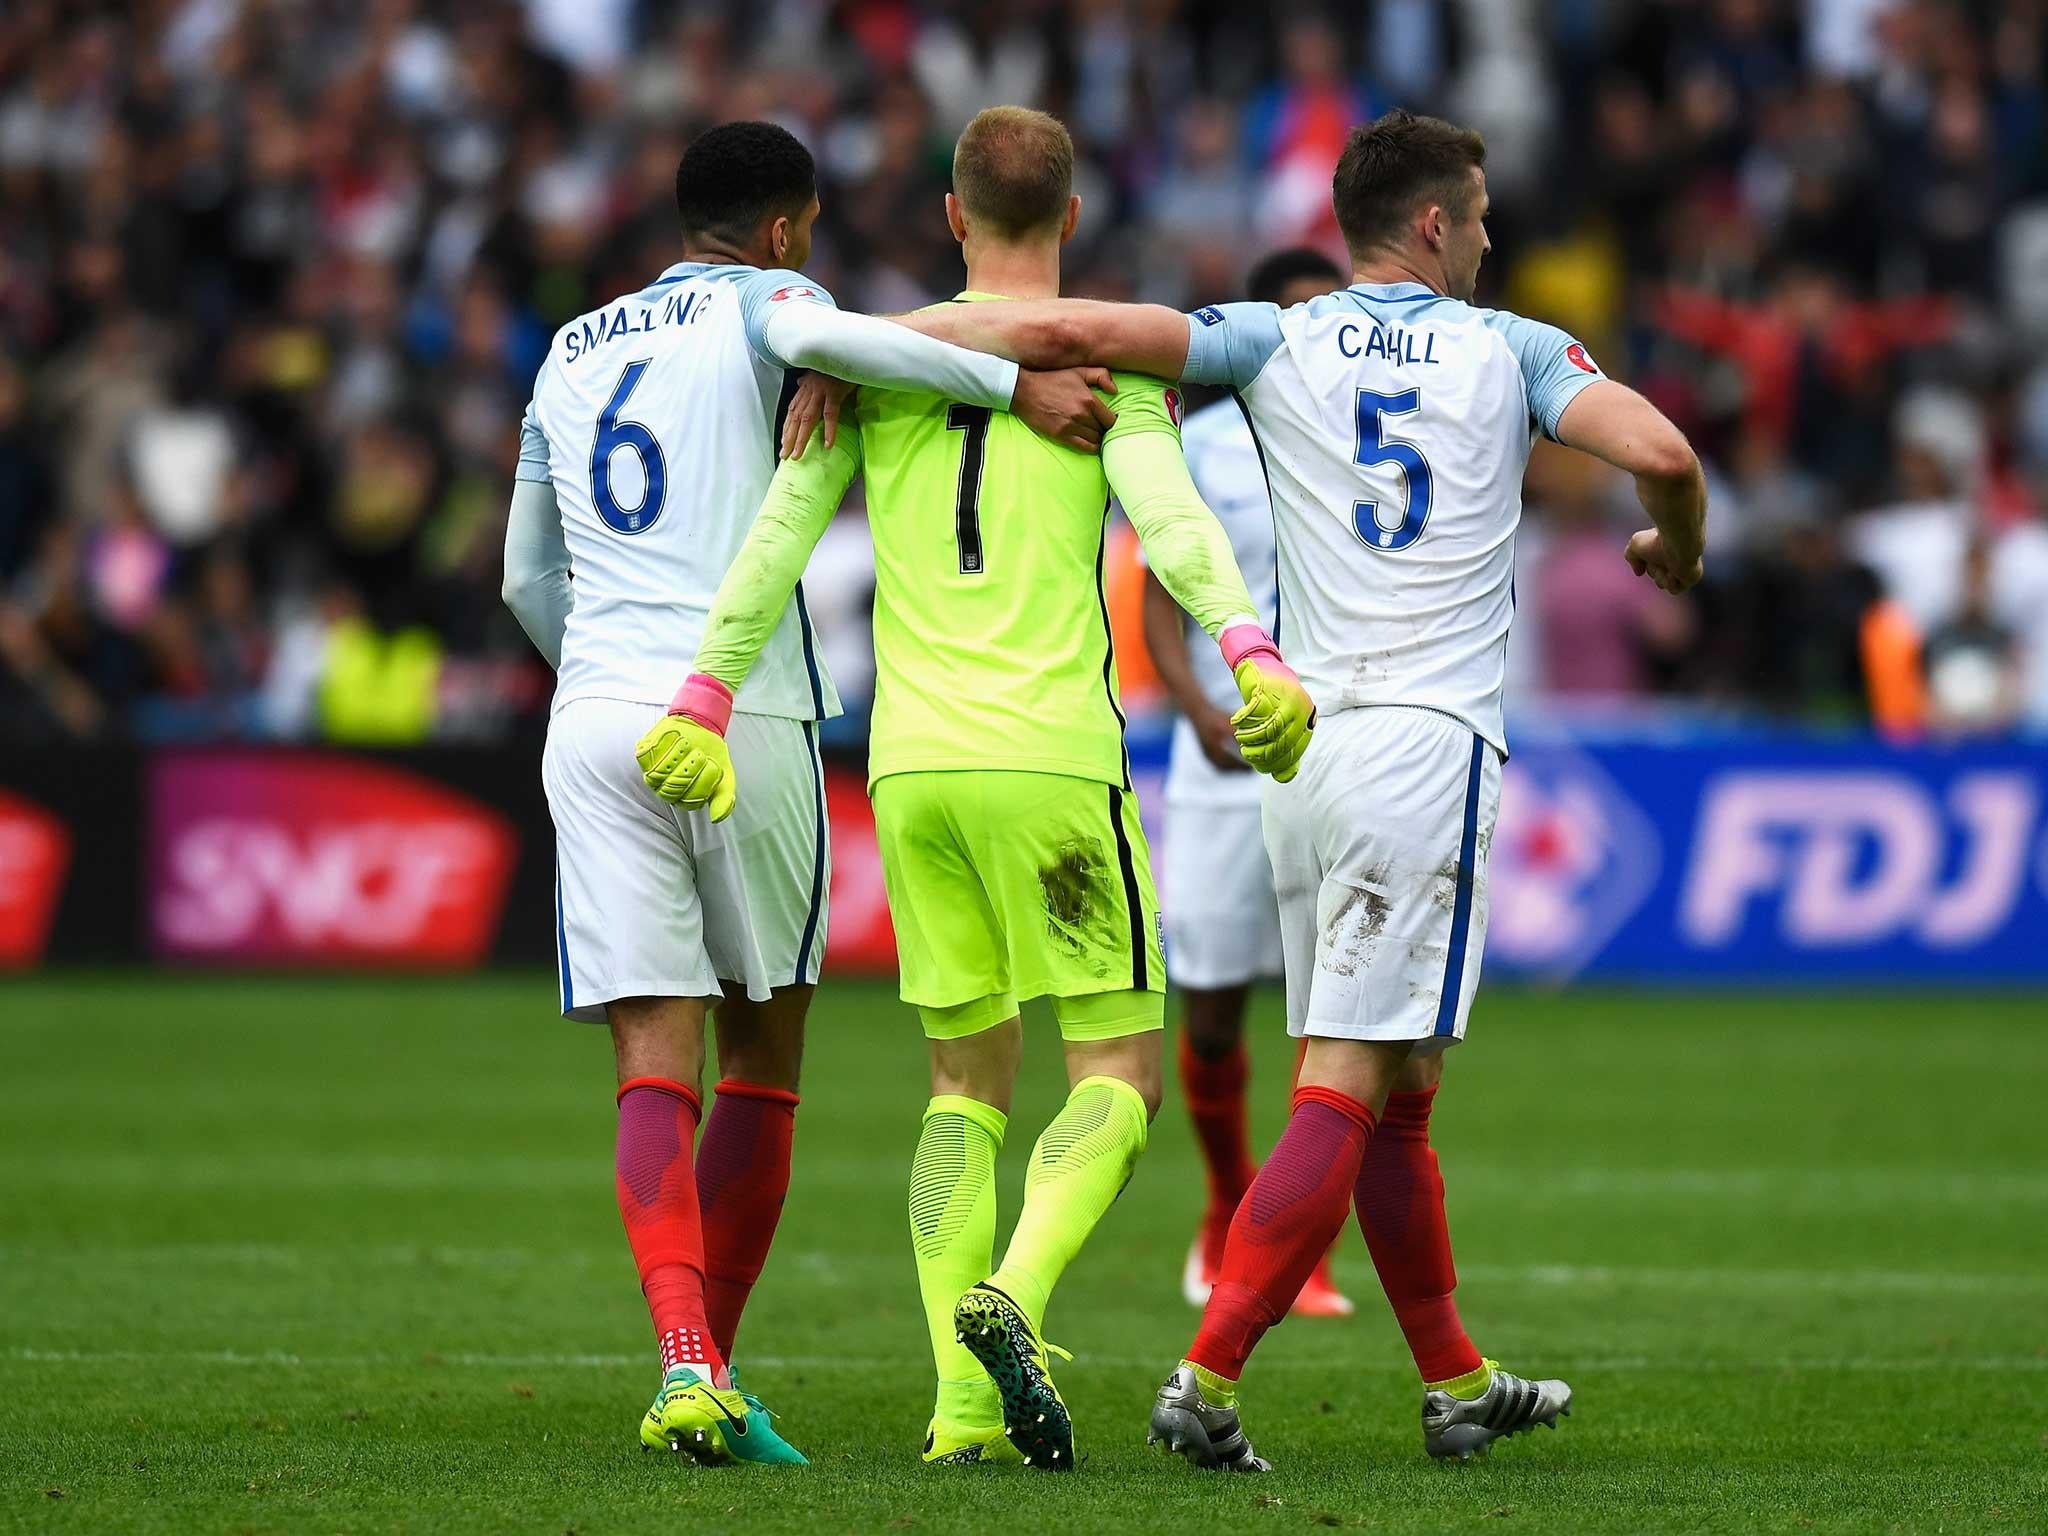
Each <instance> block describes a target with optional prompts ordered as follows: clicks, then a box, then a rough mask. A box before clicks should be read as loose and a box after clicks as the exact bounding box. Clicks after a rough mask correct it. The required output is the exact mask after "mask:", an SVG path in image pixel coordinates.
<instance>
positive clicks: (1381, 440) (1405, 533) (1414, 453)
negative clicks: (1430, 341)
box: [1351, 389, 1431, 549]
mask: <svg viewBox="0 0 2048 1536" xmlns="http://www.w3.org/2000/svg"><path fill="white" fill-rule="evenodd" d="M1421 408H1422V391H1421V390H1419V389H1404V390H1402V391H1401V392H1400V393H1399V394H1398V395H1382V394H1376V393H1374V392H1373V391H1372V390H1369V389H1361V390H1360V391H1359V392H1358V446H1357V449H1356V451H1354V452H1353V454H1352V456H1351V457H1352V461H1353V462H1354V463H1357V464H1360V465H1365V466H1367V467H1370V466H1372V465H1375V464H1393V465H1397V466H1398V467H1399V468H1400V470H1401V473H1402V475H1403V476H1404V477H1406V479H1407V481H1408V505H1407V506H1406V507H1404V508H1403V509H1402V512H1401V521H1400V522H1398V523H1396V524H1395V525H1394V526H1393V527H1391V528H1389V527H1388V526H1387V525H1386V524H1385V523H1384V522H1382V521H1381V520H1380V506H1379V503H1378V502H1376V501H1354V502H1353V503H1352V504H1351V527H1352V531H1353V532H1355V533H1356V534H1357V535H1358V536H1359V538H1360V539H1362V540H1364V541H1365V544H1366V547H1367V548H1369V549H1406V548H1407V547H1408V546H1409V545H1410V544H1413V543H1414V542H1415V541H1416V540H1417V539H1419V538H1421V537H1422V528H1423V525H1424V524H1425V523H1427V522H1428V521H1429V501H1430V495H1429V493H1430V485H1431V476H1430V472H1429V460H1427V459H1425V458H1424V457H1423V456H1422V450H1421V449H1420V448H1418V447H1416V446H1415V445H1414V444H1413V443H1408V442H1403V441H1402V440H1401V439H1400V438H1398V437H1388V436H1387V435H1386V421H1385V418H1386V417H1389V416H1406V415H1408V414H1409V413H1410V412H1411V411H1416V410H1420V409H1421Z"/></svg>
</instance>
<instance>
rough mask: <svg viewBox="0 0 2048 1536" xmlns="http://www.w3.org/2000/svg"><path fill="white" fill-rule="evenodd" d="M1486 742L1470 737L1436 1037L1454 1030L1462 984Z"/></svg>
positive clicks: (1474, 880) (1437, 1007)
mask: <svg viewBox="0 0 2048 1536" xmlns="http://www.w3.org/2000/svg"><path fill="white" fill-rule="evenodd" d="M1485 750H1486V743H1485V742H1484V741H1483V740H1482V739H1481V738H1480V736H1479V735H1478V733H1477V732H1474V733H1473V736H1472V767H1471V769H1470V771H1468V772H1467V773H1466V775H1465V833H1464V836H1463V837H1461V838H1460V839H1459V840H1458V898H1457V902H1456V905H1455V906H1454V907H1453V908H1452V911H1451V953H1450V956H1449V958H1447V959H1446V960H1445V961H1444V984H1443V990H1442V992H1441V994H1440V995H1439V998H1438V1001H1437V1005H1436V1028H1435V1030H1434V1031H1432V1033H1434V1034H1437V1035H1449V1034H1454V1033H1456V1031H1457V1028H1458V994H1459V992H1460V991H1462V990H1463V988H1464V985H1465V940H1466V939H1467V937H1468V936H1469V935H1470V933H1471V929H1472V887H1473V886H1474V885H1475V884H1476V883H1477V879H1478V873H1479V871H1478V867H1477V864H1476V860H1477V858H1478V854H1479V765H1480V754H1481V753H1482V752H1484V751H1485Z"/></svg>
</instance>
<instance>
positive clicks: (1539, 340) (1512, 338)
mask: <svg viewBox="0 0 2048 1536" xmlns="http://www.w3.org/2000/svg"><path fill="white" fill-rule="evenodd" d="M1486 323H1487V325H1488V326H1490V327H1491V328H1492V329H1493V330H1495V331H1497V332H1499V334H1500V337H1501V339H1502V340H1503V341H1505V342H1506V343H1507V344H1508V350H1509V351H1511V352H1513V353H1514V354H1515V361H1516V362H1517V363H1519V364H1520V365H1521V369H1522V387H1523V389H1524V390H1525V391H1526V392H1527V394H1528V396H1529V414H1530V415H1531V416H1533V417H1535V418H1536V424H1537V425H1538V426H1539V427H1541V428H1542V429H1543V435H1544V436H1545V437H1547V438H1551V439H1552V440H1555V439H1556V437H1557V420H1558V418H1559V417H1560V416H1562V415H1564V408H1565V407H1566V406H1568V405H1570V404H1571V403H1572V401H1573V399H1574V398H1576V397H1577V395H1578V393H1579V391H1580V390H1582V389H1584V388H1585V387H1586V386H1587V385H1588V384H1591V383H1592V382H1593V381H1594V380H1596V379H1604V378H1606V377H1607V375H1606V374H1604V373H1602V372H1601V371H1600V365H1599V364H1598V363H1596V362H1594V361H1593V359H1592V357H1591V355H1589V354H1588V353H1587V351H1586V349H1585V348H1584V347H1583V346H1581V345H1580V344H1579V343H1578V342H1577V341H1574V340H1573V339H1572V338H1571V336H1569V335H1568V334H1566V333H1565V332H1563V331H1561V330H1559V329H1558V328H1557V327H1556V326H1554V325H1545V324H1544V323H1543V322H1542V321H1541V320H1525V319H1523V318H1522V317H1521V316H1520V315H1511V314H1509V313H1508V312H1507V311H1506V310H1500V309H1494V310H1488V311H1486Z"/></svg>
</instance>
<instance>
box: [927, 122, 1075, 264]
mask: <svg viewBox="0 0 2048 1536" xmlns="http://www.w3.org/2000/svg"><path fill="white" fill-rule="evenodd" d="M1073 194H1074V141H1073V139H1072V138H1071V137H1069V136H1068V134H1067V128H1066V124H1064V123H1062V122H1061V121H1060V120H1059V119H1058V118H1056V117H1054V116H1052V114H1050V113H1048V112H1034V111H1032V110H1031V109H1030V108H1029V107H989V108H987V109H986V110H984V111H981V112H978V113H976V114H975V117H974V121H973V122H971V123H969V124H968V125H967V126H966V128H965V129H963V130H962V131H961V134H960V142H959V143H958V144H956V145H954V146H953V195H954V196H955V197H957V198H959V199H960V203H961V206H962V207H963V208H965V209H966V210H967V216H968V217H969V218H970V219H972V220H973V221H974V222H975V223H977V224H982V225H985V226H987V227H988V228H989V230H990V231H991V232H993V233H995V234H997V235H1003V236H1009V237H1015V236H1018V235H1029V234H1035V233H1037V232H1038V231H1040V230H1042V229H1044V228H1046V227H1047V226H1048V225H1052V226H1057V225H1058V224H1059V223H1060V221H1061V220H1063V219H1064V218H1065V217H1066V215H1067V200H1068V199H1069V198H1070V197H1072V196H1073Z"/></svg>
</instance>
